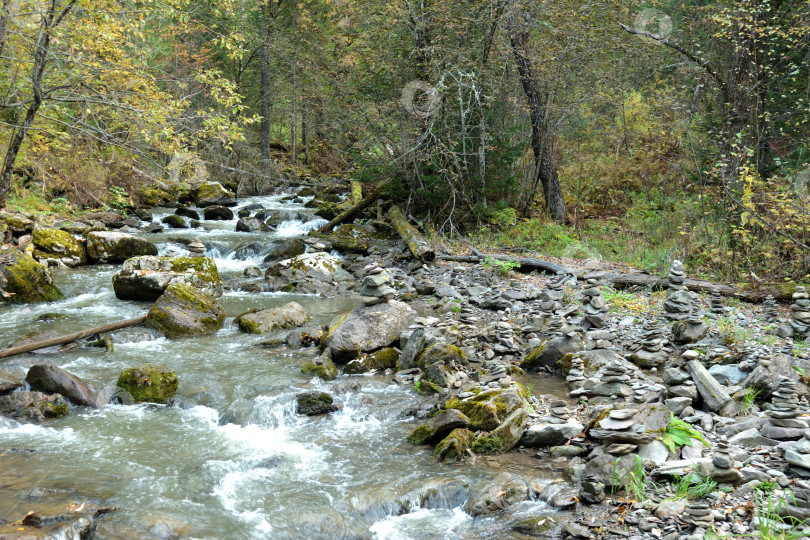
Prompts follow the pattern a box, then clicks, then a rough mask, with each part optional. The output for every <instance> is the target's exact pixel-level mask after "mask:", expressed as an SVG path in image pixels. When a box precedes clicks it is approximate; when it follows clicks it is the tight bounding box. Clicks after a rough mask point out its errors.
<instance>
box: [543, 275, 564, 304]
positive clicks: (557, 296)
mask: <svg viewBox="0 0 810 540" xmlns="http://www.w3.org/2000/svg"><path fill="white" fill-rule="evenodd" d="M563 280H564V277H563V278H562V279H554V280H551V281H549V282H548V284H546V288H545V289H543V290H542V291H541V292H540V300H542V301H544V302H552V303H553V304H554V306H555V307H556V308H559V307H562V304H563V300H565V283H564V281H563Z"/></svg>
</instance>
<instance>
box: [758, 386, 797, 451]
mask: <svg viewBox="0 0 810 540" xmlns="http://www.w3.org/2000/svg"><path fill="white" fill-rule="evenodd" d="M765 414H766V415H767V416H768V421H767V422H766V423H765V424H764V425H763V426H762V428H761V432H762V435H763V436H765V437H768V438H769V439H775V440H781V441H784V440H794V439H797V438H799V437H801V436H802V435H803V433H804V431H805V430H806V429H807V424H806V423H805V422H803V421H802V420H799V419H798V417H799V416H800V415H801V414H802V410H801V408H800V407H799V395H798V391H797V389H796V380H795V379H791V378H788V377H781V378H780V380H779V384H778V385H777V389H776V391H775V392H774V393H773V394H772V395H771V408H770V409H769V410H767V411H765Z"/></svg>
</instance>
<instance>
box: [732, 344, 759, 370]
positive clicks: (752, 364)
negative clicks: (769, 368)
mask: <svg viewBox="0 0 810 540" xmlns="http://www.w3.org/2000/svg"><path fill="white" fill-rule="evenodd" d="M757 364H759V355H758V354H757V352H756V349H754V347H752V346H751V345H748V344H745V345H743V348H742V352H741V353H740V362H739V364H737V366H738V367H739V368H740V369H741V370H742V371H748V372H751V371H754V368H756V367H757Z"/></svg>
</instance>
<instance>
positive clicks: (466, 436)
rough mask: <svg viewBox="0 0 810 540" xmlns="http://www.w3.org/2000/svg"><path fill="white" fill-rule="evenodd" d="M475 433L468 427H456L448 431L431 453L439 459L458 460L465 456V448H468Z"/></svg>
mask: <svg viewBox="0 0 810 540" xmlns="http://www.w3.org/2000/svg"><path fill="white" fill-rule="evenodd" d="M474 439H475V433H473V432H472V431H470V430H469V429H464V428H458V429H454V430H453V431H451V432H450V435H448V436H447V437H445V438H444V439H443V440H442V441H441V442H440V443H439V444H437V445H436V450H435V451H434V452H433V454H434V455H435V456H436V457H438V458H439V459H440V460H441V459H452V460H460V459H464V458H465V457H467V455H468V454H467V450H468V449H470V446H471V445H472V442H473V440H474Z"/></svg>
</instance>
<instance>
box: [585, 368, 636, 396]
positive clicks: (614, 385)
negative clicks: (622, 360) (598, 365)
mask: <svg viewBox="0 0 810 540" xmlns="http://www.w3.org/2000/svg"><path fill="white" fill-rule="evenodd" d="M600 371H601V375H600V376H599V377H598V380H599V383H600V384H597V385H596V386H594V387H593V388H592V389H591V392H592V393H593V394H594V395H597V396H604V397H610V398H612V399H619V398H620V397H621V398H624V397H630V395H631V394H632V390H631V388H630V386H629V385H630V382H631V381H632V377H631V376H630V374H629V371H628V369H627V368H626V367H625V366H623V365H622V364H619V363H618V362H611V363H609V364H607V365H606V366H604V367H603V368H602V369H601V370H600Z"/></svg>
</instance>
